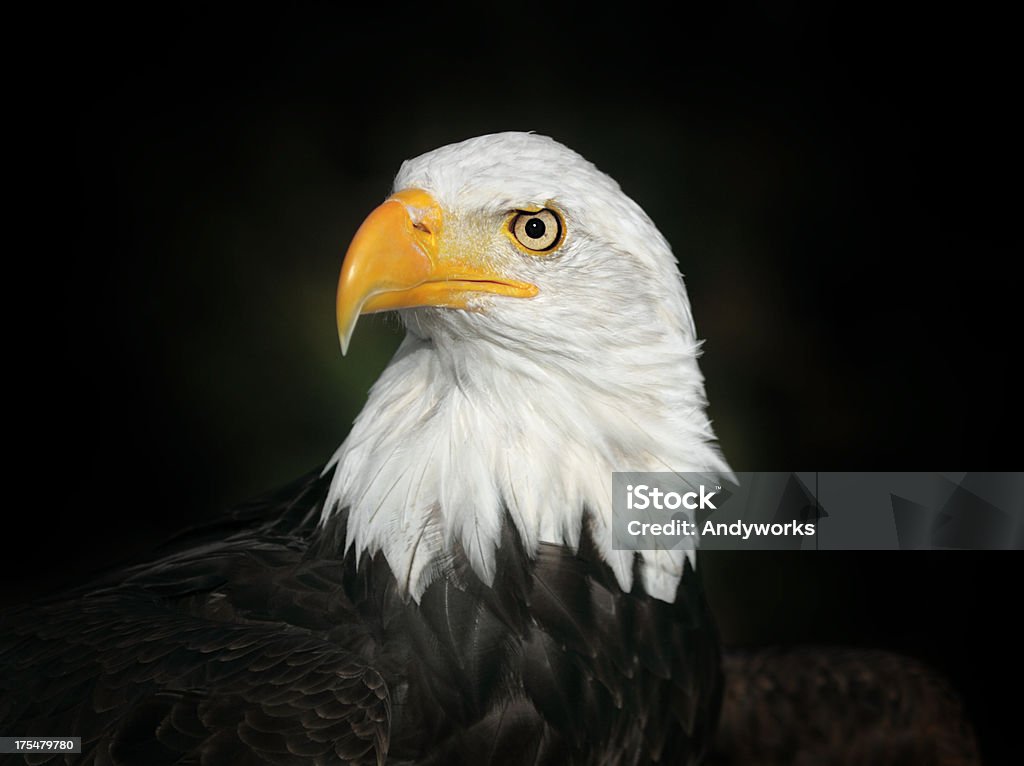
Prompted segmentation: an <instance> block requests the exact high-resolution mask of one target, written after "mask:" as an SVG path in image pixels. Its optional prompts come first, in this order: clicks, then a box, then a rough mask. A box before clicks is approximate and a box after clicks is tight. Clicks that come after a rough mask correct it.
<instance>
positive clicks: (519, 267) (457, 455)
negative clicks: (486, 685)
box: [324, 133, 729, 601]
mask: <svg viewBox="0 0 1024 766" xmlns="http://www.w3.org/2000/svg"><path fill="white" fill-rule="evenodd" d="M410 187H418V188H422V189H425V190H427V191H429V192H430V193H431V194H432V195H434V197H435V198H436V199H437V200H438V201H439V202H440V203H441V206H442V208H443V210H444V211H445V221H446V223H445V237H446V238H447V239H448V240H449V242H450V243H451V246H453V247H455V246H460V247H466V246H468V245H467V243H469V244H471V245H472V246H473V247H475V248H476V254H477V256H478V257H480V258H486V259H488V260H489V261H490V262H492V263H495V264H498V265H499V266H500V267H501V268H503V269H505V271H506V272H509V273H510V275H511V276H513V277H514V278H516V279H521V280H523V281H528V282H531V283H532V284H535V285H537V286H538V287H539V288H540V294H539V295H538V296H537V297H536V298H533V299H529V300H524V299H516V298H502V297H498V296H490V295H484V296H483V297H481V298H480V299H479V305H478V306H477V309H478V310H476V311H462V310H450V309H434V308H422V309H411V310H406V311H402V312H401V314H402V319H403V321H404V323H405V325H406V327H407V329H408V335H407V337H406V338H405V341H404V342H403V343H402V345H401V347H400V348H399V350H398V352H397V354H396V355H395V358H394V359H393V360H392V362H391V364H390V365H389V366H388V367H387V369H385V371H384V372H383V374H382V375H381V377H380V379H379V380H378V381H377V383H376V384H375V385H374V387H373V388H372V390H371V391H370V396H369V400H368V401H367V403H366V406H365V407H364V409H363V411H362V413H361V414H360V415H359V417H358V418H357V419H356V421H355V424H354V425H353V428H352V431H351V433H350V434H349V436H348V438H347V439H346V440H345V442H344V443H343V444H342V445H341V447H340V448H339V449H338V451H337V452H336V453H335V455H334V457H333V459H332V460H331V462H330V464H329V465H328V468H327V470H328V471H330V470H333V471H334V475H333V479H332V482H331V487H330V492H329V495H328V501H327V503H326V505H325V509H324V520H326V519H327V518H329V517H330V516H331V515H332V514H333V513H335V512H336V511H338V510H339V509H341V508H348V509H349V517H348V530H347V532H348V538H347V540H348V545H349V546H350V547H352V548H354V550H355V552H356V554H357V555H364V554H375V553H377V552H382V553H383V555H384V556H385V557H386V559H387V561H388V564H389V565H390V567H391V569H392V571H394V572H395V575H396V577H397V578H398V581H399V583H400V584H401V586H402V587H404V588H405V589H407V591H408V593H409V594H410V595H411V596H412V597H413V598H416V599H418V598H419V597H420V596H421V595H422V593H423V591H424V590H425V588H426V587H427V585H429V583H430V582H431V581H432V579H433V578H434V577H436V576H437V575H438V574H439V573H440V572H442V571H443V569H444V567H445V565H446V563H447V561H448V560H449V559H450V557H451V556H452V555H453V552H454V550H455V549H456V546H461V548H462V550H464V551H465V553H466V554H467V555H468V557H469V561H470V563H471V565H472V567H473V569H474V570H475V571H476V573H477V574H478V575H479V576H480V577H481V578H482V579H483V580H484V581H485V582H491V581H492V580H493V577H494V566H495V551H496V547H497V545H498V544H499V541H500V534H501V525H502V522H503V519H504V515H505V513H506V512H507V513H508V515H509V517H510V518H511V519H512V521H513V523H514V524H515V526H516V529H517V530H518V532H519V535H520V537H521V538H522V540H523V543H524V547H525V548H526V549H527V550H528V551H536V550H537V546H538V544H539V543H540V542H541V541H544V542H553V543H560V544H565V545H569V546H572V547H575V546H576V545H577V544H578V542H579V539H580V532H581V528H582V525H583V523H585V522H584V515H585V513H586V515H587V516H588V517H589V519H590V522H589V523H590V524H591V525H592V526H591V530H592V533H593V537H594V540H595V541H596V543H597V546H598V548H599V550H600V551H601V553H602V554H603V556H604V558H605V560H606V561H607V562H608V563H609V565H610V566H611V567H612V569H613V571H614V572H615V575H616V577H617V579H618V582H619V584H620V586H621V587H622V588H623V589H625V590H629V589H630V588H632V586H633V582H632V579H633V557H634V553H632V552H630V551H618V550H613V549H612V541H611V532H610V528H611V474H612V472H613V471H719V472H728V471H729V468H728V466H727V465H726V463H725V461H724V459H723V458H722V457H721V455H720V453H719V452H718V449H717V447H716V446H715V444H714V434H713V433H712V430H711V425H710V423H709V421H708V419H707V416H706V414H705V407H706V401H705V398H704V382H703V377H702V376H701V373H700V370H699V368H698V366H697V357H698V354H699V346H700V344H699V342H698V341H697V340H696V336H695V332H694V327H693V322H692V319H691V316H690V308H689V301H688V299H687V297H686V291H685V288H684V287H683V283H682V279H681V277H680V275H679V272H678V269H677V266H676V261H675V258H674V257H673V255H672V252H671V250H670V248H669V246H668V244H667V243H666V242H665V240H664V238H663V237H662V236H661V235H660V234H659V233H658V231H657V229H656V228H655V227H654V224H653V223H652V222H651V221H650V219H649V218H648V217H647V216H646V215H645V214H644V213H643V211H642V210H641V209H640V208H639V207H638V206H637V205H636V204H635V203H634V202H633V201H632V200H630V199H629V198H628V197H626V196H625V195H624V194H623V193H622V192H621V190H620V189H619V187H618V186H617V184H615V182H614V181H612V180H611V179H610V178H608V177H607V176H606V175H604V174H602V173H600V171H598V170H597V169H596V168H594V167H593V165H591V164H590V163H588V162H586V160H584V159H583V158H582V157H580V156H579V155H577V154H575V153H574V152H571V151H570V150H568V149H566V148H565V147H563V146H561V145H560V144H558V143H556V142H555V141H553V140H551V139H549V138H545V137H543V136H537V135H533V134H526V133H503V134H497V135H494V136H483V137H481V138H477V139H472V140H470V141H465V142H463V143H461V144H454V145H452V146H447V147H443V148H441V149H438V150H436V151H434V152H431V153H429V154H426V155H423V156H421V157H419V158H416V159H415V160H410V161H408V162H406V163H405V164H404V165H403V167H402V169H401V171H400V172H399V174H398V177H397V179H396V181H395V189H396V190H399V189H403V188H410ZM530 206H554V207H557V209H558V210H560V211H561V212H562V214H563V215H564V217H565V221H566V238H565V243H564V245H563V247H562V248H561V249H560V250H559V251H558V253H557V254H555V255H554V256H551V257H548V258H537V257H533V256H528V255H523V254H521V253H519V252H518V251H516V249H515V248H514V246H512V245H511V243H510V242H509V240H508V239H507V238H506V237H504V236H503V235H501V233H500V226H501V224H502V221H503V220H504V219H505V217H506V216H507V214H508V212H509V211H510V210H514V209H522V208H526V207H530ZM531 209H532V208H531ZM491 229H494V232H493V236H491V234H490V232H491ZM481 232H484V234H483V235H481ZM481 236H483V239H482V240H481ZM481 241H482V242H483V244H480V243H481ZM636 555H639V556H640V557H641V569H640V571H641V573H642V585H643V587H644V588H645V590H646V591H647V592H648V593H650V594H651V595H652V596H654V597H656V598H659V599H662V600H665V601H672V600H673V599H674V596H675V591H676V586H677V585H678V582H679V578H680V577H681V576H682V572H683V566H684V555H685V554H684V553H682V552H680V551H675V550H673V551H658V552H654V551H651V552H642V553H639V554H636Z"/></svg>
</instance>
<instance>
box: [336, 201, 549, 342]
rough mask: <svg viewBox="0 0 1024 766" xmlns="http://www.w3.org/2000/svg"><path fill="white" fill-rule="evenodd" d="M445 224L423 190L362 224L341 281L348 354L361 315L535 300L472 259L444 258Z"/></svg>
mask: <svg viewBox="0 0 1024 766" xmlns="http://www.w3.org/2000/svg"><path fill="white" fill-rule="evenodd" d="M444 224H445V221H444V214H443V211H442V210H441V206H440V205H439V204H438V203H437V201H436V200H435V199H434V198H433V197H432V196H430V195H429V194H428V193H427V192H425V191H422V190H420V189H406V190H405V191H400V192H398V193H397V194H395V195H393V196H392V197H390V198H389V199H388V200H387V201H386V202H384V204H383V205H381V206H380V207H378V208H377V209H376V210H374V211H373V212H372V213H370V215H369V217H368V218H367V219H366V220H365V221H363V225H362V226H360V227H359V230H358V231H357V232H356V235H355V237H354V238H353V239H352V244H351V245H349V248H348V252H347V253H346V254H345V262H344V263H343V264H342V267H341V278H340V279H339V280H338V337H339V338H340V340H341V352H342V353H343V354H344V353H345V352H346V351H347V350H348V343H349V340H350V339H351V337H352V332H353V330H355V326H356V322H357V321H358V319H359V316H360V315H361V314H373V313H375V312H377V311H390V310H393V309H406V308H415V307H417V306H443V307H446V308H455V309H468V308H472V305H471V299H472V297H473V295H474V294H478V293H490V294H492V295H505V296H511V297H516V298H532V297H533V296H535V295H536V294H537V292H538V290H537V288H536V287H535V286H534V285H531V284H528V283H525V282H518V281H516V280H511V279H508V278H507V277H505V276H503V275H501V274H500V273H498V271H497V268H496V266H495V265H493V264H489V263H486V262H484V261H483V259H482V258H481V257H479V256H477V255H475V254H474V255H471V256H470V257H466V255H464V254H460V253H458V252H445V253H443V254H442V248H441V241H442V237H443V234H444Z"/></svg>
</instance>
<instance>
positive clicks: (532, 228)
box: [508, 208, 565, 253]
mask: <svg viewBox="0 0 1024 766" xmlns="http://www.w3.org/2000/svg"><path fill="white" fill-rule="evenodd" d="M564 228H565V227H564V226H563V225H562V217H561V216H560V215H559V214H558V213H557V212H556V211H554V210H552V209H551V208H544V209H542V210H536V211H529V210H517V211H516V212H515V215H513V216H512V218H511V219H510V220H509V222H508V230H509V233H511V234H512V237H513V238H514V239H515V241H516V243H517V244H518V245H520V246H521V247H522V248H523V249H524V250H526V251H527V252H528V253H550V252H551V251H552V250H554V249H555V248H557V247H558V246H559V245H560V244H562V233H563V232H564Z"/></svg>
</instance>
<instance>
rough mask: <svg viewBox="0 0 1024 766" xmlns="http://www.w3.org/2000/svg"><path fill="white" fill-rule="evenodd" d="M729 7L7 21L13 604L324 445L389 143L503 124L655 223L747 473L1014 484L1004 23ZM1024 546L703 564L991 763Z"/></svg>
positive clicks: (756, 632) (812, 8) (9, 594)
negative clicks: (900, 658)
mask: <svg viewBox="0 0 1024 766" xmlns="http://www.w3.org/2000/svg"><path fill="white" fill-rule="evenodd" d="M716 7H717V10H715V11H713V12H701V13H693V12H688V11H682V12H681V14H680V15H679V16H672V17H671V18H670V17H669V16H667V15H658V14H655V13H653V12H651V11H647V10H645V9H642V8H640V7H638V6H635V5H629V4H622V5H611V6H607V7H606V8H605V9H604V10H601V9H598V8H597V7H596V6H595V7H590V8H586V9H583V8H574V9H570V8H564V7H562V6H554V5H550V6H549V5H544V4H531V5H507V6H496V7H494V8H493V9H489V10H488V9H482V8H477V9H472V10H470V9H468V8H464V9H462V10H456V9H452V8H446V7H442V6H440V5H438V6H425V5H422V4H421V5H419V6H418V7H413V8H409V9H402V8H400V7H398V6H393V5H391V4H389V5H387V6H386V7H385V6H383V5H381V8H380V10H365V9H364V10H362V11H359V12H358V13H355V12H353V11H351V10H349V11H347V12H343V11H341V10H338V9H334V8H332V7H331V6H322V5H314V6H305V10H297V9H292V10H289V11H287V12H283V11H276V12H274V13H272V14H270V13H268V14H267V15H265V16H260V17H255V16H253V14H252V12H251V11H249V12H245V13H242V12H239V13H238V14H228V13H226V12H222V13H221V14H219V15H216V16H211V15H210V12H209V11H207V10H199V9H195V10H185V11H183V10H175V11H170V10H168V11H167V12H166V14H165V15H163V16H159V15H150V14H148V13H147V15H131V14H126V13H125V12H123V11H113V10H111V11H106V12H97V11H95V10H90V11H89V12H88V13H82V14H80V15H77V16H68V15H63V14H62V15H59V16H57V15H56V12H55V17H54V18H49V19H39V20H35V21H34V22H33V23H32V24H25V25H24V26H21V25H12V26H11V28H10V34H11V35H12V37H14V38H17V40H16V42H20V45H19V46H18V47H17V49H16V50H15V52H14V53H13V55H12V56H11V57H10V60H9V65H8V67H7V73H8V76H9V78H8V85H7V94H6V95H7V104H8V105H9V106H10V107H12V108H11V109H10V110H9V111H8V114H7V117H6V118H5V122H6V125H7V127H8V129H13V132H12V135H13V136H14V137H13V138H11V139H9V140H8V142H7V145H6V149H5V154H6V156H7V163H6V164H7V167H8V169H9V172H8V173H7V174H6V178H7V181H8V194H10V195H11V197H12V198H13V199H14V200H16V201H15V202H14V203H13V204H12V205H11V207H10V208H9V210H8V213H9V214H8V216H7V218H8V221H9V223H8V225H9V226H10V231H9V239H8V244H7V246H6V247H5V248H4V249H5V251H6V258H5V261H7V264H8V279H7V280H6V286H7V290H6V293H7V311H6V314H7V328H6V336H7V339H8V343H7V348H6V351H7V364H6V365H5V367H6V376H5V377H6V378H7V380H8V384H9V387H10V393H9V395H8V413H7V423H8V429H7V433H8V436H9V440H10V442H9V446H10V447H12V448H13V452H14V453H15V455H17V459H16V460H14V461H12V462H11V463H10V466H11V469H10V472H9V473H8V476H7V482H6V486H7V488H8V493H9V495H8V496H9V502H8V504H7V507H6V508H5V515H4V519H5V527H4V550H5V557H4V559H3V568H2V571H0V590H2V593H0V598H2V601H3V602H4V603H12V602H16V601H19V600H24V599H29V598H32V597H35V596H38V595H40V594H43V593H46V592H49V591H52V590H53V589H55V588H59V587H62V586H66V585H68V584H72V583H75V582H78V581H79V580H81V578H83V577H84V576H86V575H87V574H88V573H89V572H91V571H95V570H96V569H99V568H103V567H105V566H109V565H110V564H112V563H116V562H117V561H120V560H125V559H127V558H131V557H134V556H138V555H144V552H145V551H146V550H148V548H149V547H150V546H151V545H152V544H153V543H154V542H155V541H157V540H159V539H161V538H162V537H164V536H165V535H167V534H168V533H170V532H171V531H173V530H174V529H177V528H178V527H180V526H181V525H183V524H186V523H188V522H191V521H195V520H198V519H200V518H203V517H204V516H208V515H209V514H211V513H213V512H215V511H216V509H217V508H220V507H223V506H225V505H228V504H231V503H234V502H238V501H241V500H243V499H246V498H248V497H250V496H252V495H253V494H256V493H259V492H261V491H263V490H266V489H269V488H272V487H274V486H276V485H279V484H281V483H283V482H285V481H286V480H288V479H290V478H293V477H294V476H296V475H297V474H299V473H301V472H304V471H306V470H308V469H310V468H313V467H314V466H316V465H318V464H322V463H323V462H324V461H325V460H326V459H327V458H328V457H329V456H330V455H331V453H332V452H333V450H334V449H335V448H336V447H337V445H338V444H340V442H341V441H342V439H343V438H344V435H345V433H346V431H347V429H348V426H349V423H350V422H351V420H352V418H353V417H354V415H355V414H356V413H357V412H358V409H359V407H360V406H361V404H362V402H363V400H364V398H365V392H366V390H367V388H368V387H369V385H370V384H371V383H372V381H373V380H374V379H375V378H376V376H377V375H378V374H379V372H380V370H381V369H382V368H383V366H384V365H385V364H386V361H387V358H388V357H389V355H390V353H391V351H392V350H393V349H394V347H395V346H396V345H397V342H398V340H399V337H400V332H399V331H398V328H397V327H396V324H395V322H394V321H393V320H390V321H389V320H388V319H386V318H385V319H381V318H376V317H375V318H373V319H372V320H369V321H368V320H365V319H364V320H362V321H361V322H360V326H359V330H358V331H357V333H356V336H355V339H354V343H353V349H352V352H351V353H350V355H349V357H347V358H344V359H343V358H342V357H341V355H340V353H339V351H338V344H337V338H336V331H335V328H334V320H333V302H334V291H335V285H336V279H337V274H338V270H339V268H340V265H341V259H342V255H343V253H344V249H345V247H346V245H347V243H348V241H349V239H350V237H351V235H352V233H353V232H354V231H355V228H356V227H357V226H358V224H359V222H360V221H361V220H362V218H363V217H364V216H365V215H366V214H367V213H368V212H369V211H370V210H371V209H372V208H373V207H374V206H375V205H376V204H377V203H378V202H380V201H381V200H382V199H383V198H384V196H386V194H387V192H388V188H389V183H390V179H391V176H392V175H393V174H394V172H395V171H396V170H397V168H398V165H399V164H400V162H401V161H402V160H403V159H405V158H407V157H411V156H414V155H417V154H419V153H421V152H423V151H426V150H428V149H431V148H434V147H435V146H438V145H441V144H444V143H449V142H451V141H456V140H460V139H463V138H467V137H470V136H473V135H477V134H480V133H486V132H493V131H498V130H509V129H522V130H536V131H538V132H541V133H546V134H549V135H552V136H554V137H555V138H557V139H559V140H560V141H562V142H563V143H566V144H567V145H569V146H571V147H573V148H574V149H576V150H577V151H579V152H581V153H582V154H583V155H584V156H586V157H587V158H588V159H590V160H592V161H593V162H595V163H596V164H597V165H598V166H599V167H600V168H602V169H603V170H605V171H606V172H608V173H609V174H611V175H612V176H613V177H615V178H616V179H617V180H618V181H619V182H620V183H621V184H622V186H623V188H624V190H625V191H626V192H627V193H628V194H630V195H631V196H633V197H634V198H635V199H636V200H637V201H638V202H639V203H640V204H641V205H642V206H643V207H644V208H645V209H646V210H647V211H648V212H649V213H650V215H651V216H652V217H653V219H654V220H655V222H656V223H657V224H658V225H659V227H660V228H661V230H662V232H663V233H664V234H665V235H666V236H667V238H668V239H669V240H670V241H671V242H672V243H673V246H674V248H675V252H676V254H677V256H678V258H679V261H680V264H681V268H682V271H683V272H684V273H685V274H686V276H687V283H688V287H689V290H690V295H691V299H692V302H693V308H694V314H695V317H696V320H697V324H698V330H699V332H700V334H701V335H702V336H703V337H705V338H706V339H707V343H706V346H705V356H704V359H703V363H702V366H703V370H704V372H705V374H706V377H707V385H708V394H709V397H710V401H711V415H712V417H713V419H714V421H715V425H716V428H717V431H718V434H719V437H720V439H721V442H722V445H723V448H724V451H725V453H726V455H727V457H728V458H729V459H730V461H731V463H732V465H733V467H734V468H736V469H737V470H760V471H765V470H780V471H792V470H803V469H811V470H832V471H836V470H940V469H945V468H958V469H961V470H967V469H975V470H1011V469H1014V468H1020V457H1019V454H1020V452H1019V450H1020V447H1019V436H1018V434H1019V433H1020V431H1019V426H1020V410H1019V405H1018V403H1017V400H1018V392H1019V387H1020V384H1019V381H1018V380H1017V379H1016V377H1015V376H1011V374H1010V367H1011V361H1013V360H1014V359H1015V358H1016V357H1018V356H1019V354H1020V351H1019V346H1020V341H1019V334H1020V327H1021V321H1020V308H1021V307H1020V298H1019V292H1020V291H1019V287H1018V285H1019V278H1018V276H1017V268H1016V266H1017V264H1016V261H1017V259H1018V258H1019V256H1020V251H1021V249H1020V236H1019V219H1020V215H1019V204H1020V193H1019V186H1018V183H1019V175H1018V172H1019V167H1018V160H1019V156H1018V149H1017V145H1018V143H1019V140H1020V130H1019V125H1016V124H1014V122H1013V120H1012V118H1011V114H1012V112H1013V109H1014V107H1015V106H1016V104H1015V103H1014V102H1016V101H1019V97H1020V87H1019V79H1018V78H1017V76H1016V75H1015V74H1013V71H1012V69H1011V60H1012V59H1015V58H1018V56H1017V55H1016V54H1015V53H1014V50H1013V49H1012V48H1011V42H1013V41H1011V39H1010V38H1011V35H1010V30H1011V29H1012V28H1013V25H1012V24H1011V23H1010V21H1009V20H1008V19H1006V18H999V17H998V16H995V15H992V16H988V15H986V13H985V12H984V11H982V10H978V11H973V12H972V13H971V15H970V16H965V15H964V14H963V12H961V11H949V12H947V14H946V15H941V14H940V13H939V12H938V11H936V9H935V8H934V7H928V8H922V9H920V10H915V9H911V8H903V9H901V10H899V11H894V10H893V9H892V8H891V7H889V8H878V9H873V10H872V9H868V8H865V7H864V6H857V7H856V8H855V9H846V10H836V9H832V10H828V9H823V8H822V7H821V5H820V4H812V3H807V4H802V3H781V4H770V3H762V4H759V5H756V6H753V7H750V8H743V9H740V8H737V7H732V6H727V5H723V6H716ZM1013 44H1016V43H1015V42H1014V43H1013ZM1022 563H1024V561H1022V559H1021V556H1020V554H1019V553H979V552H974V553H968V552H941V553H891V554H881V553H856V552H851V553H842V554H828V555H825V554H803V555H797V554H767V553H765V554H742V555H740V554H720V555H718V556H709V557H707V559H706V562H705V566H704V572H705V577H706V579H707V583H708V587H709V593H710V598H711V600H712V603H713V606H714V607H715V609H716V611H717V612H718V614H719V618H720V620H721V626H722V632H723V635H724V637H725V638H726V639H727V640H728V641H729V642H731V643H765V642H806V641H829V642H842V643H847V644H856V645H873V646H886V647H890V648H893V649H898V650H901V651H905V652H908V653H911V654H914V655H915V656H918V657H922V658H924V659H926V660H928V661H929V662H931V663H933V664H935V665H936V666H938V667H940V668H941V669H943V670H944V671H945V672H947V673H948V674H949V675H950V677H951V678H952V679H953V681H954V683H955V684H956V685H957V686H958V688H960V689H961V690H962V691H963V693H964V694H965V696H966V698H967V701H968V704H969V707H970V709H971V712H972V713H973V715H974V717H975V720H976V722H977V725H978V729H979V731H980V734H981V737H982V742H983V746H984V748H985V750H986V753H987V755H988V757H989V760H990V762H1000V760H999V759H1000V758H1001V757H1004V754H1006V753H1009V752H1011V745H1012V736H1013V735H1014V733H1015V732H1014V729H1013V727H1015V726H1016V725H1017V724H1018V721H1017V717H1018V715H1017V714H1018V713H1019V710H1020V705H1019V702H1008V701H1006V700H1011V701H1016V700H1019V697H1020V691H1019V686H1018V684H1019V683H1020V682H1019V680H1018V679H1019V678H1020V672H1019V657H1018V654H1017V652H1016V651H1013V650H1016V649H1017V648H1018V647H1019V645H1020V637H1019V633H1018V632H1017V631H1016V630H1015V629H1014V628H1013V627H1011V623H1010V622H1009V619H1010V617H1011V615H1012V614H1013V613H1015V612H1016V611H1017V610H1018V609H1019V604H1018V603H1017V598H1018V597H1019V590H1020V588H1019V586H1020V574H1019V571H1020V567H1021V564H1022Z"/></svg>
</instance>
